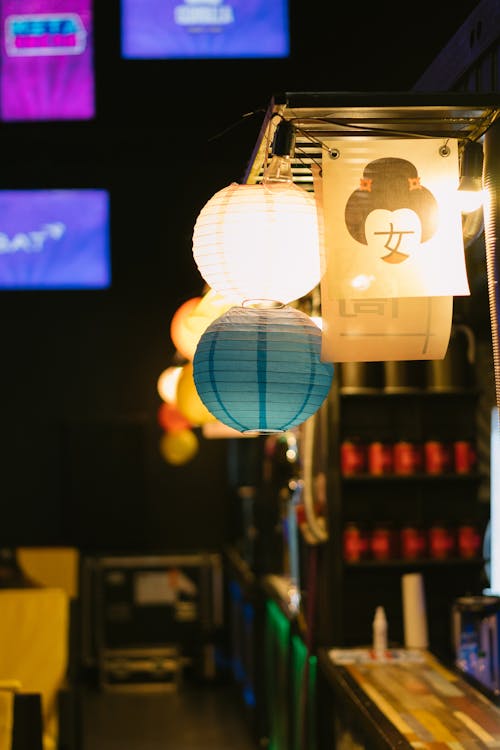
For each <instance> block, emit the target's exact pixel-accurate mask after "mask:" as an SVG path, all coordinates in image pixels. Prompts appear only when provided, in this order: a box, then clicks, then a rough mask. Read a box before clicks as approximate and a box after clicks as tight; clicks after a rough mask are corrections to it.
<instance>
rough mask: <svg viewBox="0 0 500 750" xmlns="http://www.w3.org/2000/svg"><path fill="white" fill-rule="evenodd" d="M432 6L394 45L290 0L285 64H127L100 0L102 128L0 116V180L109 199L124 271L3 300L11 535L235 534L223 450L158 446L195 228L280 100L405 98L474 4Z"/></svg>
mask: <svg viewBox="0 0 500 750" xmlns="http://www.w3.org/2000/svg"><path fill="white" fill-rule="evenodd" d="M320 5H321V4H320ZM328 5H329V6H330V4H328ZM425 5H427V6H428V9H427V10H428V12H429V13H431V14H432V18H433V24H432V25H431V27H429V25H428V23H427V21H425V23H424V20H425V19H426V17H427V13H426V12H425V7H424V8H421V9H420V11H419V14H418V16H419V18H420V19H421V23H420V22H419V21H415V19H413V21H412V23H411V24H410V27H406V26H405V27H404V28H403V27H402V26H401V23H402V20H401V19H400V18H399V15H398V14H399V11H397V10H394V13H393V16H394V18H393V20H394V26H393V31H392V33H391V40H390V44H389V43H388V41H387V25H386V21H387V18H386V17H384V18H381V17H380V9H379V8H378V7H375V6H374V7H372V6H370V5H368V6H367V7H365V6H363V11H362V14H363V23H359V18H358V12H357V11H356V12H355V9H354V8H353V9H349V8H340V7H337V6H338V4H331V6H332V7H328V8H327V9H324V8H323V9H321V10H320V9H317V8H315V7H313V6H311V5H310V4H308V3H303V2H301V1H300V0H292V2H291V33H292V56H291V57H290V59H289V60H285V61H283V60H275V61H269V60H267V61H266V60H260V61H259V60H257V61H204V62H192V61H187V62H180V61H151V62H144V61H124V60H121V59H120V46H119V3H118V0H102V1H101V0H100V1H99V2H96V3H95V31H96V39H95V49H96V53H95V62H96V72H97V77H96V85H97V93H96V99H97V116H96V119H95V120H94V121H92V122H88V123H39V124H35V123H30V124H27V123H26V124H7V123H2V124H0V143H1V158H0V188H2V189H3V188H11V189H14V188H50V187H103V188H106V189H108V190H109V191H110V194H111V220H112V224H111V245H112V266H113V283H112V287H111V289H109V290H107V291H102V292H57V293H56V292H43V293H42V292H39V293H33V292H32V293H28V292H18V293H6V292H2V293H1V294H0V319H1V320H2V325H1V329H0V330H1V333H0V342H1V346H0V352H1V360H0V362H1V364H0V415H1V417H0V509H1V516H0V543H2V542H5V543H18V544H31V543H38V544H40V543H45V542H46V543H63V544H66V543H71V544H76V545H79V546H81V547H83V548H87V549H132V548H133V549H151V548H158V549H179V548H198V547H213V546H218V545H220V544H221V543H222V542H223V541H224V540H225V539H226V538H227V535H228V533H229V526H228V521H227V518H228V504H229V503H230V497H229V494H228V490H227V462H226V449H227V444H226V443H225V442H224V441H219V440H216V441H206V440H203V439H202V438H201V436H200V445H201V447H200V451H199V453H198V455H197V456H196V457H195V459H194V460H193V461H191V462H189V463H188V464H186V465H184V466H181V467H173V466H169V465H168V464H166V463H165V461H164V460H163V459H162V457H161V456H160V454H159V451H158V440H159V437H160V429H159V427H158V425H157V422H156V414H157V410H158V407H159V405H160V400H159V397H158V395H157V392H156V381H157V378H158V376H159V374H160V373H161V372H162V370H163V369H164V368H165V367H167V366H168V365H169V364H170V362H171V359H172V356H173V354H174V352H173V348H172V344H171V341H170V337H169V324H170V320H171V317H172V315H173V313H174V312H175V310H176V309H177V307H178V306H179V305H180V304H181V303H182V302H183V301H185V300H186V299H187V298H188V297H190V296H195V295H198V294H199V293H200V292H201V290H202V286H203V281H202V279H201V277H200V276H199V274H198V272H197V269H196V267H195V264H194V261H193V258H192V254H191V235H192V229H193V226H194V221H195V219H196V216H197V214H198V212H199V210H200V209H201V208H202V206H203V205H204V203H205V202H206V201H207V200H208V199H209V198H210V197H211V195H213V193H214V192H215V191H217V190H219V189H221V188H223V187H225V186H226V185H227V184H229V183H230V182H231V181H240V180H241V179H242V177H243V174H244V171H245V168H246V165H247V162H248V160H249V159H250V156H251V152H252V149H253V146H254V143H255V141H256V138H257V134H258V130H259V128H260V124H261V122H262V110H263V109H264V108H265V107H266V106H267V104H268V102H269V99H270V97H271V96H272V94H273V93H274V92H278V91H282V90H283V91H285V90H301V89H303V90H310V91H312V90H339V91H340V90H359V91H363V90H365V91H368V90H376V91H381V90H406V89H408V88H411V86H412V84H413V82H414V81H415V80H416V79H417V78H418V76H419V75H420V73H421V72H422V70H423V69H424V68H425V67H426V65H427V64H428V63H429V62H430V61H431V60H432V58H433V57H434V55H435V54H437V52H438V50H439V49H440V47H441V46H442V45H443V44H444V42H445V41H446V40H447V39H448V38H449V37H450V36H451V34H452V33H453V32H454V30H455V29H456V28H458V26H459V25H460V24H461V22H462V20H463V19H464V18H465V16H466V15H467V13H468V12H469V11H470V10H471V8H472V7H473V6H474V5H475V3H474V2H462V3H458V4H456V6H457V7H456V11H455V12H456V17H455V18H454V19H452V21H451V24H450V16H449V11H448V10H446V12H445V11H444V9H443V10H441V7H440V4H439V3H438V4H436V3H434V2H433V3H431V2H427V3H424V6H425ZM306 6H307V7H306ZM334 6H335V7H334ZM394 7H395V8H396V6H394ZM419 23H420V29H419ZM403 31H404V33H403ZM424 33H425V39H426V43H425V45H423V44H422V34H424ZM395 61H397V64H396V62H395ZM403 63H404V64H403ZM250 112H254V114H253V115H250V116H248V117H243V115H244V114H245V113H250Z"/></svg>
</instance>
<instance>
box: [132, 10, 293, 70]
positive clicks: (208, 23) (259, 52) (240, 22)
mask: <svg viewBox="0 0 500 750" xmlns="http://www.w3.org/2000/svg"><path fill="white" fill-rule="evenodd" d="M121 7H122V14H121V40H122V55H123V57H125V58H143V59H147V58H164V59H169V58H170V59H175V58H177V59H183V58H186V59H188V58H190V59H196V58H200V59H201V58H203V59H207V58H252V57H287V56H288V55H289V18H288V0H271V1H269V0H122V6H121Z"/></svg>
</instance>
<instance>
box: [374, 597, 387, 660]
mask: <svg viewBox="0 0 500 750" xmlns="http://www.w3.org/2000/svg"><path fill="white" fill-rule="evenodd" d="M373 651H374V655H375V658H376V659H384V658H385V656H386V652H387V617H386V616H385V609H384V608H383V607H377V608H376V610H375V616H374V618H373Z"/></svg>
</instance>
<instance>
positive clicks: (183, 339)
mask: <svg viewBox="0 0 500 750" xmlns="http://www.w3.org/2000/svg"><path fill="white" fill-rule="evenodd" d="M201 299H202V298H201V297H191V299H188V300H186V302H183V303H182V305H181V306H180V307H178V308H177V310H176V311H175V313H174V315H173V317H172V320H171V321H170V338H171V339H172V342H173V344H174V346H175V348H176V349H177V351H178V352H179V353H180V354H182V356H183V357H185V358H186V359H190V357H189V356H188V354H187V353H188V352H190V351H191V348H192V333H191V332H190V331H189V329H188V328H186V322H187V320H188V318H189V315H190V313H192V312H193V310H194V309H195V307H196V305H197V304H198V303H199V302H201ZM195 346H196V344H195Z"/></svg>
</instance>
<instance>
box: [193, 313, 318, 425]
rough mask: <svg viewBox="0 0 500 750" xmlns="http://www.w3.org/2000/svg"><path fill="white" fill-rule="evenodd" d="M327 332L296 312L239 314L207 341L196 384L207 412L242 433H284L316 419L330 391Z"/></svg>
mask: <svg viewBox="0 0 500 750" xmlns="http://www.w3.org/2000/svg"><path fill="white" fill-rule="evenodd" d="M320 352H321V331H320V329H319V328H318V326H317V325H316V324H315V323H314V322H313V321H312V320H311V318H309V316H308V315H306V314H305V313H303V312H301V311H300V310H296V309H295V308H293V307H289V306H286V305H282V306H280V307H279V308H269V307H267V308H264V309H262V308H259V307H251V306H249V307H245V306H243V307H231V308H230V309H229V310H228V311H227V312H225V313H224V314H223V315H221V316H220V317H219V318H217V319H216V320H214V321H213V322H212V323H211V324H210V325H209V326H208V328H207V329H206V330H205V332H204V333H203V334H202V336H201V338H200V340H199V342H198V346H197V348H196V352H195V355H194V359H193V377H194V382H195V385H196V389H197V391H198V394H199V396H200V398H201V400H202V401H203V403H204V404H205V406H206V407H207V409H208V410H209V411H210V412H211V413H212V414H213V415H214V416H215V417H217V419H219V420H220V421H221V422H223V423H224V424H226V425H228V426H229V427H233V428H234V429H236V430H239V431H240V432H254V431H257V432H265V433H267V432H282V431H283V430H288V429H290V428H292V427H295V426H297V425H299V424H301V423H302V422H304V421H305V420H306V419H307V418H308V417H310V416H311V415H312V414H314V413H315V412H316V411H317V410H318V409H319V407H320V406H321V404H322V403H323V401H324V400H325V398H326V396H327V394H328V391H329V390H330V386H331V382H332V377H333V365H332V364H331V362H322V361H321V359H320Z"/></svg>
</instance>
